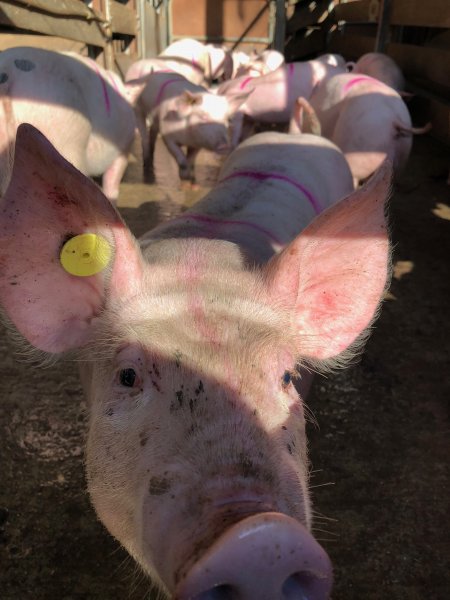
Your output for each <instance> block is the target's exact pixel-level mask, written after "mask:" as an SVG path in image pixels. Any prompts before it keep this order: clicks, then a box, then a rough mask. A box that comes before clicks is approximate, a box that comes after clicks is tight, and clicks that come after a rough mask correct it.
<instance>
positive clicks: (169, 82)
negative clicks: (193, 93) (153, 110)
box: [155, 77, 181, 107]
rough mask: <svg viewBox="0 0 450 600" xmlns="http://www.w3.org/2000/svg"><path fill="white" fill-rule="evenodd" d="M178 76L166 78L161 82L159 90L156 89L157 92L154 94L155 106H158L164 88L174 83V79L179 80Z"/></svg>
mask: <svg viewBox="0 0 450 600" xmlns="http://www.w3.org/2000/svg"><path fill="white" fill-rule="evenodd" d="M180 79H181V78H180V77H174V78H173V79H167V80H166V81H165V82H164V83H163V84H161V86H160V88H159V90H158V94H157V96H156V100H155V107H156V106H158V105H159V104H161V101H162V99H163V95H164V90H165V89H166V88H167V87H168V86H169V85H170V84H171V83H174V82H175V81H180Z"/></svg>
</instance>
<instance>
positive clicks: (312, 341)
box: [265, 162, 392, 367]
mask: <svg viewBox="0 0 450 600" xmlns="http://www.w3.org/2000/svg"><path fill="white" fill-rule="evenodd" d="M391 175H392V169H391V166H390V164H388V163H387V162H385V163H384V164H383V165H382V166H381V167H380V169H379V170H378V171H377V172H376V173H375V175H373V177H372V178H371V179H370V180H369V182H368V183H367V184H366V185H365V186H364V187H362V188H360V189H359V190H357V191H355V192H353V193H352V194H351V195H350V196H348V197H347V198H345V199H344V200H341V201H340V202H338V203H337V204H335V205H333V206H332V207H331V208H329V209H328V210H326V211H325V212H323V213H322V214H321V215H319V216H318V217H317V218H316V219H315V220H314V221H313V222H312V223H311V224H310V225H309V226H308V227H307V228H306V229H305V230H304V231H303V232H302V233H301V234H300V235H299V236H298V237H297V238H295V239H294V240H293V241H292V242H291V243H290V244H289V245H288V246H287V247H286V248H285V249H284V250H283V252H281V254H279V255H277V256H275V257H274V258H272V259H271V261H270V262H269V263H268V265H267V267H266V271H265V276H266V278H267V279H266V281H267V284H268V287H269V294H270V297H271V300H272V302H273V303H280V304H281V305H282V306H284V307H285V308H287V309H288V311H290V312H291V314H292V323H293V327H294V333H295V335H296V337H297V340H298V344H299V350H300V355H301V356H302V357H304V358H306V359H307V360H308V361H309V362H311V363H312V364H314V365H316V366H318V365H320V366H321V367H331V366H333V361H331V360H330V359H333V358H335V357H338V358H337V360H335V361H334V362H335V364H339V363H340V362H343V360H345V358H347V356H345V355H343V356H342V355H341V356H339V355H340V354H341V353H342V352H343V351H344V350H346V349H349V348H350V346H352V348H350V350H353V351H354V350H355V349H356V348H355V347H354V342H358V341H362V338H363V336H362V334H363V333H364V331H365V330H366V328H367V327H368V326H369V325H370V324H371V322H372V320H373V318H374V317H375V315H376V312H377V308H378V305H379V303H380V300H381V297H382V295H383V291H384V289H385V286H386V281H387V278H388V274H389V259H390V252H389V242H388V237H387V232H386V222H385V216H384V204H385V200H386V199H387V197H388V195H389V189H390V181H391ZM349 354H350V352H348V353H347V355H349ZM322 361H329V362H328V364H327V363H326V362H325V363H323V362H322ZM320 363H322V364H320Z"/></svg>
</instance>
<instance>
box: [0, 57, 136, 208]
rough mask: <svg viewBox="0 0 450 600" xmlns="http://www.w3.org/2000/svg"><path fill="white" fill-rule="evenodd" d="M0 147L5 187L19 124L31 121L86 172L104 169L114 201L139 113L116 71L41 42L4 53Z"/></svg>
mask: <svg viewBox="0 0 450 600" xmlns="http://www.w3.org/2000/svg"><path fill="white" fill-rule="evenodd" d="M0 100H1V102H0V110H1V113H2V118H1V119H0V123H1V125H0V151H1V162H0V171H1V183H0V193H4V191H5V189H6V187H7V184H8V179H9V175H10V167H9V162H10V160H9V154H10V152H12V151H13V146H14V139H15V134H16V130H17V127H18V126H19V125H20V123H23V122H26V123H32V124H33V125H35V126H36V127H37V128H38V129H40V130H41V131H42V132H43V133H44V134H45V135H46V136H47V137H48V138H49V139H50V140H51V142H52V143H53V144H54V145H55V146H56V147H57V148H58V150H59V151H60V152H62V153H63V154H64V156H65V157H66V158H67V159H68V160H69V161H70V162H72V164H74V165H75V166H76V167H77V168H78V169H80V171H82V172H83V173H85V174H86V175H91V176H99V175H103V180H102V182H103V190H104V192H105V194H106V196H107V197H108V198H109V199H110V200H111V201H112V202H115V201H116V200H117V198H118V195H119V183H120V180H121V179H122V176H123V174H124V172H125V169H126V166H127V163H128V153H129V150H130V148H131V145H132V143H133V140H134V130H135V126H136V125H135V118H134V112H133V108H132V106H131V105H130V103H129V102H128V100H127V98H126V94H125V89H124V87H123V85H122V84H121V82H120V79H119V77H118V76H116V75H114V76H113V75H112V74H111V73H108V72H106V71H105V70H104V69H102V68H101V67H100V66H98V65H97V64H96V63H94V61H89V59H82V58H79V59H75V58H74V57H73V56H70V55H65V54H62V53H58V52H52V51H49V50H43V49H41V48H32V47H17V48H10V49H9V50H4V51H3V52H2V53H1V54H0Z"/></svg>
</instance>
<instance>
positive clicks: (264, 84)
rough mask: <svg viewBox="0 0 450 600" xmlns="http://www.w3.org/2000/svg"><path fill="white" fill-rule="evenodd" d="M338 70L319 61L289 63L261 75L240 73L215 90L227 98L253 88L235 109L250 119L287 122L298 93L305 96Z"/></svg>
mask: <svg viewBox="0 0 450 600" xmlns="http://www.w3.org/2000/svg"><path fill="white" fill-rule="evenodd" d="M341 72H343V69H342V68H341V67H335V66H333V65H329V64H327V63H326V62H322V61H321V60H309V61H304V62H295V63H289V64H286V65H283V66H282V67H280V68H279V69H276V70H275V71H273V72H271V73H268V74H267V75H263V76H261V77H251V76H247V77H245V76H244V77H238V78H237V79H233V80H230V81H225V82H224V83H222V84H221V85H220V86H219V88H218V90H217V93H218V94H219V95H220V94H226V95H227V96H228V97H231V95H232V94H242V92H245V91H250V90H253V91H252V93H251V94H250V96H249V97H248V100H247V101H246V102H245V103H244V104H243V105H242V106H241V108H240V111H239V112H241V113H242V114H243V115H245V116H246V117H248V118H250V119H251V120H252V121H259V122H263V123H288V122H289V119H290V118H291V115H292V112H293V109H294V104H295V101H296V100H297V98H298V97H299V96H302V97H304V98H309V97H310V96H311V94H312V92H313V90H314V89H315V87H316V86H317V85H318V84H319V83H320V82H321V81H323V80H324V79H326V78H328V77H330V76H332V75H334V74H336V73H341Z"/></svg>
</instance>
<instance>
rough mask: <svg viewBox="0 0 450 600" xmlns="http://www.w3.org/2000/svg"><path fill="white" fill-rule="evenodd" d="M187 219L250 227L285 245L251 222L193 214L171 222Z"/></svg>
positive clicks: (263, 228)
mask: <svg viewBox="0 0 450 600" xmlns="http://www.w3.org/2000/svg"><path fill="white" fill-rule="evenodd" d="M222 181H224V180H222ZM186 219H191V220H193V221H197V222H198V223H207V224H210V225H244V227H250V228H251V229H255V230H256V231H259V232H260V233H264V235H266V236H267V237H268V238H270V239H271V240H272V241H273V242H275V244H279V245H280V246H283V245H284V244H283V243H282V242H280V240H279V239H278V238H277V237H276V236H274V235H273V233H272V232H270V231H269V230H268V229H266V228H265V227H261V226H260V225H256V223H252V222H251V221H240V220H237V219H216V218H215V217H211V216H209V215H197V214H193V213H186V214H184V215H182V216H180V217H177V218H175V219H172V220H171V221H170V222H171V223H172V222H173V221H178V220H186Z"/></svg>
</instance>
